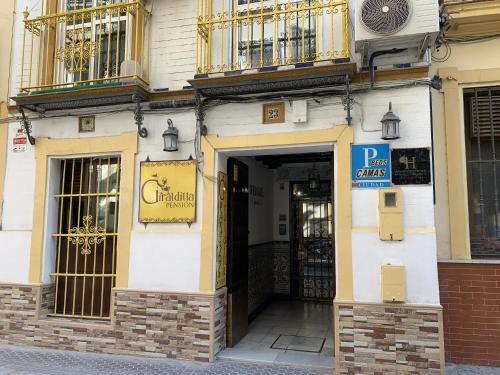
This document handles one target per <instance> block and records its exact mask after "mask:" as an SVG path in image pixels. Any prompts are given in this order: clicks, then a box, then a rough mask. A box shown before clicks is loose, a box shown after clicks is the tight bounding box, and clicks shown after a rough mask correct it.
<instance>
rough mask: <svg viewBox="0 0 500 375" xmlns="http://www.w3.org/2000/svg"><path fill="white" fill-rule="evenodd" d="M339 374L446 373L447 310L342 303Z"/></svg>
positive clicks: (339, 318) (339, 310)
mask: <svg viewBox="0 0 500 375" xmlns="http://www.w3.org/2000/svg"><path fill="white" fill-rule="evenodd" d="M335 308H336V312H337V316H338V337H339V343H338V345H339V357H338V358H337V366H338V367H337V373H338V374H367V375H368V374H370V375H376V374H419V375H420V374H440V373H441V366H444V363H441V351H442V350H443V349H444V348H442V347H441V344H440V343H441V341H440V337H441V336H440V335H442V334H443V333H442V332H440V323H441V322H440V319H441V311H440V310H439V309H436V308H418V307H410V306H399V305H394V306H391V305H375V304H366V305H362V304H354V305H353V304H344V303H340V304H336V306H335Z"/></svg>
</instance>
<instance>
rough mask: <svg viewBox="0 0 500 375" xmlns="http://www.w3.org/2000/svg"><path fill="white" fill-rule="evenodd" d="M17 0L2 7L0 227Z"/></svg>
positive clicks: (0, 226)
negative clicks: (15, 4)
mask: <svg viewBox="0 0 500 375" xmlns="http://www.w3.org/2000/svg"><path fill="white" fill-rule="evenodd" d="M14 3H15V0H5V1H4V2H2V6H1V7H0V47H1V48H2V50H3V51H4V55H3V58H2V59H0V229H1V228H2V216H3V215H2V211H3V196H4V180H5V168H6V162H7V161H6V158H7V146H8V145H7V134H8V123H7V122H8V117H9V112H8V109H7V105H8V102H9V99H8V94H9V83H10V80H9V77H10V62H11V54H12V30H13V24H14Z"/></svg>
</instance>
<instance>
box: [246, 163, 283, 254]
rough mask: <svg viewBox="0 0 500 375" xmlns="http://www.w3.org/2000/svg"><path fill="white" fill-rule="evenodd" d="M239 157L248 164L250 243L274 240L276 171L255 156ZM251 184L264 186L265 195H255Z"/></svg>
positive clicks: (256, 243) (255, 243) (258, 186)
mask: <svg viewBox="0 0 500 375" xmlns="http://www.w3.org/2000/svg"><path fill="white" fill-rule="evenodd" d="M238 159H240V160H241V161H242V162H243V163H245V164H246V165H248V186H249V193H248V231H249V234H248V245H250V246H252V245H258V244H262V243H266V242H270V241H272V240H273V200H274V198H273V180H274V173H273V171H272V170H270V169H267V168H265V167H264V166H263V165H262V163H259V162H257V161H256V160H255V158H250V157H245V158H238ZM251 185H253V186H255V187H257V188H262V190H263V193H264V194H263V195H264V196H263V197H260V196H256V195H253V194H252V192H251V190H250V187H251Z"/></svg>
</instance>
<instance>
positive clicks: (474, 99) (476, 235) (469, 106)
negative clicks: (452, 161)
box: [464, 87, 500, 259]
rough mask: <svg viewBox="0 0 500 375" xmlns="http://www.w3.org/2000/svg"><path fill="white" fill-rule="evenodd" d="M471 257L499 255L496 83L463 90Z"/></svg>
mask: <svg viewBox="0 0 500 375" xmlns="http://www.w3.org/2000/svg"><path fill="white" fill-rule="evenodd" d="M464 104H465V108H464V118H465V125H466V151H467V181H468V192H469V223H470V241H471V255H472V258H483V259H488V258H489V259H495V258H497V259H498V258H500V215H499V213H500V201H499V197H500V191H499V189H500V87H484V88H474V89H466V90H464Z"/></svg>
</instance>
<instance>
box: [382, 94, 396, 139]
mask: <svg viewBox="0 0 500 375" xmlns="http://www.w3.org/2000/svg"><path fill="white" fill-rule="evenodd" d="M380 122H381V123H382V139H385V140H387V141H389V140H393V139H398V138H399V123H400V122H401V120H400V119H399V117H398V116H396V115H395V114H394V112H392V102H390V103H389V112H387V113H386V114H385V115H384V117H383V118H382V121H380Z"/></svg>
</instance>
